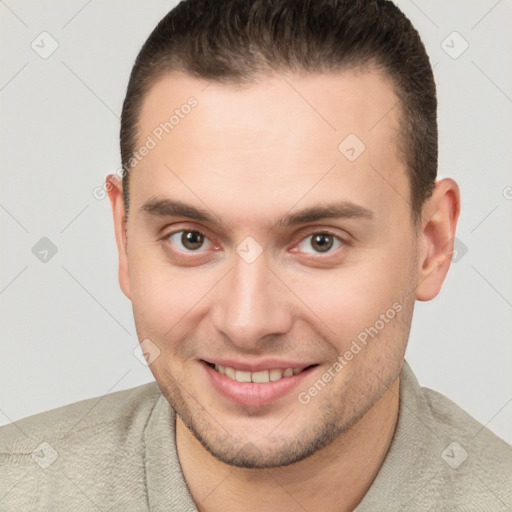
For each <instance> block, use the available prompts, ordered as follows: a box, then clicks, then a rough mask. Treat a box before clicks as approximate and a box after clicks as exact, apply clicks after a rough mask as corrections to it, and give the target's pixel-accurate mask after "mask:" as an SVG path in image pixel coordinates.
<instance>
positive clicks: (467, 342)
mask: <svg viewBox="0 0 512 512" xmlns="http://www.w3.org/2000/svg"><path fill="white" fill-rule="evenodd" d="M398 4H399V6H400V7H401V8H402V9H403V10H404V11H405V12H406V14H407V15H408V16H409V17H410V18H411V20H412V21H413V23H414V24H415V26H416V27H417V28H418V30H419V31H420V33H421V35H422V37H423V39H424V42H425V44H426V46H427V50H428V52H429V54H430V56H431V60H432V64H433V65H434V66H435V68H434V69H435V75H436V80H437V84H438V91H439V104H440V105H439V121H440V167H439V169H440V176H441V177H444V176H450V177H453V178H454V179H456V180H457V181H458V183H459V185H460V186H461V190H462V214H461V218H460V224H459V229H458V240H457V247H458V253H457V258H456V262H455V263H454V264H453V265H452V268H451V270H450V273H449V275H448V278H447V281H446V283H445V286H444V289H443V291H442V292H441V294H440V296H439V297H438V298H436V299H435V300H434V301H432V302H430V303H418V305H417V308H416V313H415V319H414V322H413V330H412V334H411V341H410V345H409V348H408V353H407V359H408V361H409V363H410V364H411V366H412V367H413V369H414V371H415V372H416V374H417V376H418V379H419V380H420V382H421V383H422V384H423V385H424V386H428V387H431V388H434V389H436V390H438V391H440V392H442V393H443V394H445V395H447V396H448V397H450V398H451V399H452V400H454V401H455V402H457V403H458V404H460V405H461V406H462V407H463V408H464V409H466V410H467V411H468V412H469V413H470V414H471V415H473V416H474V417H476V418H477V419H478V420H479V421H480V422H482V423H483V424H486V425H487V426H488V427H489V428H490V429H491V430H493V431H494V432H496V433H497V434H498V435H500V436H501V437H503V438H504V439H506V440H507V441H508V442H511V443H512V428H511V427H512V371H511V369H512V343H511V327H512V314H511V313H512V265H511V263H510V262H511V261H512V237H511V226H512V174H511V164H512V150H511V147H512V67H511V65H510V55H511V54H512V35H511V34H512V33H511V31H510V26H509V25H510V20H511V19H512V1H511V0H501V1H489V0H487V1H484V0H479V1H476V0H473V1H468V0H459V1H453V0H452V1H441V0H439V1H434V0H428V1H427V0H415V1H414V2H413V1H411V0H402V1H399V2H398ZM173 5H174V2H170V1H162V0H153V1H151V2H148V1H147V0H146V1H140V0H139V1H130V2H127V1H126V0H125V1H121V0H108V1H106V0H104V1H101V2H100V1H99V0H92V1H91V0H89V1H84V0H80V1H78V0H76V1H75V0H73V1H70V0H66V1H63V0H62V1H51V2H50V1H47V2H41V1H28V0H23V1H19V0H17V1H15V0H5V1H0V48H1V54H0V57H1V61H2V65H1V71H0V109H1V113H0V114H1V121H2V122H1V128H0V130H1V133H0V135H1V147H0V154H1V161H2V165H1V173H2V178H1V179H2V181H1V183H2V186H1V189H0V226H1V238H0V240H1V242H0V243H1V274H0V311H1V322H2V323H1V331H0V332H1V335H2V345H1V349H2V351H1V357H0V422H1V423H2V424H7V423H9V422H10V421H15V420H17V419H19V418H22V417H25V416H28V415H31V414H34V413H37V412H41V411H45V410H48V409H51V408H55V407H58V406H60V405H64V404H68V403H70V402H74V401H77V400H80V399H84V398H89V397H94V396H100V395H104V394H105V393H108V392H112V391H117V390H121V389H125V388H130V387H134V386H137V385H139V384H142V383H145V382H148V381H150V380H152V379H153V378H152V374H151V373H150V371H149V369H148V368H147V367H145V366H144V365H143V364H141V363H140V361H139V360H138V359H137V358H136V357H135V356H134V354H133V350H134V348H135V347H136V346H137V344H138V342H137V338H136V334H135V329H134V324H133V317H132V311H131V307H130V302H129V301H128V300H127V299H126V298H125V297H124V295H123V294H122V293H121V291H120V289H119V285H118V282H117V253H116V246H115V241H114V232H113V227H112V220H111V213H110V206H109V203H108V199H106V198H105V199H102V200H98V199H96V198H95V197H94V196H93V190H94V189H95V187H98V186H101V185H102V183H103V179H104V177H105V175H106V174H108V173H110V172H113V171H114V170H115V169H117V168H118V167H119V153H118V130H119V114H120V111H121V104H122V100H123V96H124V91H125V88H126V84H127V80H128V76H129V72H130V69H131V66H132V63H133V60H134V59H135V56H136V54H137V52H138V50H139V48H140V46H141V45H142V43H143V42H144V40H145V38H146V37H147V36H148V34H149V32H150V31H151V30H152V28H153V27H154V25H155V24H156V23H157V22H158V21H159V20H160V18H161V17H162V16H163V15H164V14H165V13H166V12H168V10H170V9H171V7H172V6H173ZM45 31H46V32H48V33H49V34H50V36H48V35H40V34H41V33H42V32H45ZM454 31H456V32H458V33H459V34H460V36H461V37H462V38H463V39H461V37H459V36H458V35H457V34H453V32H454ZM55 41H56V43H55ZM443 41H444V42H443ZM464 41H466V42H467V43H468V44H469V47H468V49H467V50H466V51H465V52H464V53H462V54H460V55H459V53H460V52H461V50H462V49H464V47H465V43H464ZM52 44H53V45H55V44H58V48H57V49H56V50H55V51H54V53H52V54H51V55H49V56H48V55H45V52H49V51H50V50H51V49H52ZM32 46H34V49H33V47H32ZM41 54H43V56H44V57H46V58H43V57H42V56H41ZM450 54H451V55H450ZM454 57H457V58H454ZM43 237H47V238H48V239H49V240H51V242H52V243H53V244H54V245H55V246H56V248H57V250H58V252H57V253H56V254H55V255H53V256H52V252H51V251H50V252H48V254H45V253H44V252H41V251H44V249H45V247H46V246H45V245H44V244H48V242H47V241H46V242H45V241H43V242H39V241H40V239H41V238H43ZM38 242H39V245H36V244H38ZM41 244H42V245H41ZM34 246H36V248H35V249H34V250H33V247H34ZM33 251H34V252H35V253H36V254H34V253H33ZM45 257H46V261H41V260H40V258H43V259H44V258H45Z"/></svg>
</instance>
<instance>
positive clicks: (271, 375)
mask: <svg viewBox="0 0 512 512" xmlns="http://www.w3.org/2000/svg"><path fill="white" fill-rule="evenodd" d="M204 362H205V363H206V364H207V365H208V366H209V367H210V368H213V369H214V370H215V371H216V372H218V373H220V374H221V375H225V376H226V377H227V378H228V379H231V380H234V381H237V382H256V383H258V384H264V383H266V382H275V381H278V380H281V379H286V378H288V377H292V376H293V375H298V374H299V373H302V372H303V371H304V370H307V369H309V368H312V367H314V366H318V365H316V364H312V365H309V366H302V367H296V368H291V367H289V368H270V369H268V370H259V371H257V372H250V371H246V370H237V369H236V368H233V367H231V366H222V365H220V364H215V363H210V362H208V361H204Z"/></svg>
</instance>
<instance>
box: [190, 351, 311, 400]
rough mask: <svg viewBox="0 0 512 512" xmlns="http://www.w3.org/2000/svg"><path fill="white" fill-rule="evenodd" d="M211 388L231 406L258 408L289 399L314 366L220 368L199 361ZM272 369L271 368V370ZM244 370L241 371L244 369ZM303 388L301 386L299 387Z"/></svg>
mask: <svg viewBox="0 0 512 512" xmlns="http://www.w3.org/2000/svg"><path fill="white" fill-rule="evenodd" d="M200 362H201V363H202V364H201V366H202V367H203V368H204V371H205V372H206V374H207V378H208V379H209V382H210V384H211V386H212V388H213V389H214V390H215V391H217V392H218V393H219V394H220V395H221V396H222V397H223V398H224V399H228V402H230V403H231V404H235V405H242V406H246V407H251V408H252V409H253V410H254V408H261V407H264V406H266V405H270V404H271V403H273V402H275V401H277V400H278V399H280V398H284V397H286V396H290V395H291V394H292V391H293V389H294V388H296V387H297V386H299V385H300V383H301V382H304V380H305V379H306V378H307V376H308V375H309V374H310V373H311V372H312V371H314V369H315V368H317V367H318V366H319V365H318V364H310V365H306V366H299V365H297V366H296V365H295V364H293V365H291V366H287V364H288V363H286V364H285V365H279V363H274V364H272V363H270V364H266V365H265V367H263V368H262V366H261V365H260V366H259V367H254V366H253V367H252V370H254V371H250V369H249V366H248V365H242V364H241V363H240V366H242V368H237V367H236V365H233V364H232V363H231V364H232V366H229V365H222V364H219V363H213V362H211V361H205V360H200ZM274 365H275V366H274ZM244 366H245V367H244ZM303 385H304V384H303Z"/></svg>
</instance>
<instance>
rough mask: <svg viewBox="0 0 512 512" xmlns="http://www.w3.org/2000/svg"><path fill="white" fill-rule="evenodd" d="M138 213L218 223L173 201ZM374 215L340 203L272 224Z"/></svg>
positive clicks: (155, 203)
mask: <svg viewBox="0 0 512 512" xmlns="http://www.w3.org/2000/svg"><path fill="white" fill-rule="evenodd" d="M140 211H143V212H146V213H149V214H150V215H154V216H157V217H187V218H189V219H192V220H196V221H201V222H209V223H211V224H215V223H218V220H219V219H218V217H217V216H215V215H212V213H211V212H210V211H208V210H205V209H203V208H198V207H196V206H192V205H190V204H187V203H184V202H182V201H177V200H173V199H158V198H152V199H149V200H148V201H146V202H145V203H144V204H143V205H142V206H141V208H140ZM374 217H375V215H374V213H373V212H372V211H371V210H369V209H368V208H365V207H364V206H361V205H358V204H356V203H352V202H350V201H342V202H337V203H328V204H324V205H316V206H312V207H309V208H305V209H303V210H300V211H298V212H296V213H292V214H287V215H285V216H283V217H282V218H280V219H279V220H278V221H277V222H275V223H274V225H275V226H280V227H291V226H296V225H298V224H305V223H308V222H315V221H318V220H322V219H354V218H355V219H365V220H371V219H373V218H374Z"/></svg>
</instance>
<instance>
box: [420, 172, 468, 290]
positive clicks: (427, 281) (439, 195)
mask: <svg viewBox="0 0 512 512" xmlns="http://www.w3.org/2000/svg"><path fill="white" fill-rule="evenodd" d="M459 212H460V192H459V187H458V185H457V183H455V181H453V180H452V179H449V178H446V179H443V180H440V181H438V182H437V183H436V186H435V188H434V192H433V193H432V196H431V197H430V199H428V200H427V201H426V203H425V205H424V206H423V213H422V225H421V232H420V233H419V246H418V247H419V259H418V285H417V288H416V299H417V300H432V299H433V298H434V297H435V296H436V295H437V294H438V293H439V291H440V290H441V286H442V284H443V281H444V279H445V277H446V274H447V272H448V269H449V268H450V263H451V259H452V254H453V241H454V237H455V228H456V227H457V220H458V218H459Z"/></svg>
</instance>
